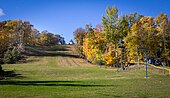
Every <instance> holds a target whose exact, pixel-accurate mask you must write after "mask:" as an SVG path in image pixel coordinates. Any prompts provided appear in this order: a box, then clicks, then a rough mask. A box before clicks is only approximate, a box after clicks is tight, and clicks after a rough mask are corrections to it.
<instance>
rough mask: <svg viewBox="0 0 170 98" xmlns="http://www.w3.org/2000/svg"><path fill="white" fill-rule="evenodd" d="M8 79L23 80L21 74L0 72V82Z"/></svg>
mask: <svg viewBox="0 0 170 98" xmlns="http://www.w3.org/2000/svg"><path fill="white" fill-rule="evenodd" d="M9 77H14V78H16V79H21V78H24V77H23V76H22V75H21V74H16V73H15V72H14V71H3V70H2V71H1V72H0V80H4V79H6V78H9Z"/></svg>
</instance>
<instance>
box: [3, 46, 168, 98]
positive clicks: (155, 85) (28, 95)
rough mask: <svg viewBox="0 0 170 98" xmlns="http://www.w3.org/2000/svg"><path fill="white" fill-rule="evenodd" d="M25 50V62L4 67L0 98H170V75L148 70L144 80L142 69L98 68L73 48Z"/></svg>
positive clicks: (59, 47) (143, 69)
mask: <svg viewBox="0 0 170 98" xmlns="http://www.w3.org/2000/svg"><path fill="white" fill-rule="evenodd" d="M27 50H29V51H28V52H27V55H30V56H29V57H27V58H26V60H25V61H22V62H21V63H19V64H12V65H10V64H6V65H3V69H4V70H5V76H6V79H4V80H0V98H67V97H69V98H107V97H108V98H115V97H116V98H117V97H120V98H122V97H123V98H133V97H136V98H170V76H167V75H163V74H160V73H158V72H154V71H150V72H149V79H145V78H144V77H145V68H142V67H141V68H132V69H128V70H126V71H117V70H116V69H113V68H104V67H102V68H100V67H99V66H97V65H92V64H89V63H87V62H86V61H85V60H83V59H81V58H79V56H78V54H77V53H76V51H75V50H74V47H73V46H57V47H49V48H48V49H47V48H44V47H36V48H31V47H28V49H27ZM30 51H31V52H30Z"/></svg>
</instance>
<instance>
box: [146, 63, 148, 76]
mask: <svg viewBox="0 0 170 98" xmlns="http://www.w3.org/2000/svg"><path fill="white" fill-rule="evenodd" d="M147 78H148V64H147V61H146V79H147Z"/></svg>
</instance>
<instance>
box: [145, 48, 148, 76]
mask: <svg viewBox="0 0 170 98" xmlns="http://www.w3.org/2000/svg"><path fill="white" fill-rule="evenodd" d="M144 51H145V59H146V60H145V62H146V79H148V63H147V54H146V49H144Z"/></svg>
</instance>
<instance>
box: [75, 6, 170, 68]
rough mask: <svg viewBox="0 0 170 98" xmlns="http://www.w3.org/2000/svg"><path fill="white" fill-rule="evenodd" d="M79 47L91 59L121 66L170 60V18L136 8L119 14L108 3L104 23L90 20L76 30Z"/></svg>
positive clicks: (83, 55)
mask: <svg viewBox="0 0 170 98" xmlns="http://www.w3.org/2000/svg"><path fill="white" fill-rule="evenodd" d="M74 38H75V40H76V42H77V48H78V50H79V51H80V54H81V55H82V57H84V58H86V59H87V60H88V61H89V62H91V63H97V64H105V65H107V66H115V67H116V66H120V63H123V65H125V63H127V62H139V61H144V60H145V59H144V58H159V59H160V60H163V61H164V62H166V65H168V64H169V61H170V20H169V19H168V16H167V15H166V14H164V13H161V14H159V15H158V16H156V17H155V18H153V17H151V16H144V15H140V14H137V13H136V12H135V13H133V14H128V15H118V9H117V8H116V7H115V6H113V7H108V8H107V9H106V15H105V16H103V17H102V25H97V26H96V27H95V28H93V27H92V26H91V25H90V24H87V25H86V26H85V29H84V28H77V29H76V30H75V31H74Z"/></svg>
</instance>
